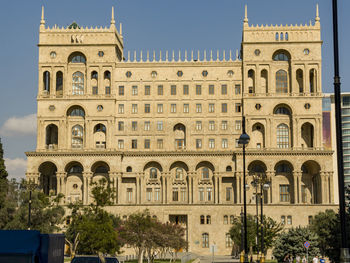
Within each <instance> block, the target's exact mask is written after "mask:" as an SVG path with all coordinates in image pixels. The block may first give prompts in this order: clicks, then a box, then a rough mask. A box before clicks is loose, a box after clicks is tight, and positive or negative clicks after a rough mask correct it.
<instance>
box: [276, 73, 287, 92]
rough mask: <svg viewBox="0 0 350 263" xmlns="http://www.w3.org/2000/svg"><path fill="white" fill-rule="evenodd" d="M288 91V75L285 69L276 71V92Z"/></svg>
mask: <svg viewBox="0 0 350 263" xmlns="http://www.w3.org/2000/svg"><path fill="white" fill-rule="evenodd" d="M287 92H288V76H287V72H286V71H284V70H282V69H281V70H279V71H277V72H276V93H287Z"/></svg>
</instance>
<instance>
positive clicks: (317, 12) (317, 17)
mask: <svg viewBox="0 0 350 263" xmlns="http://www.w3.org/2000/svg"><path fill="white" fill-rule="evenodd" d="M315 21H316V22H320V14H319V11H318V4H316V18H315Z"/></svg>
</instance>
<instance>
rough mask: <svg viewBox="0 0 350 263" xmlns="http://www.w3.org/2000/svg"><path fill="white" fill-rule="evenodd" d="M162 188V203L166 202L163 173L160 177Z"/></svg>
mask: <svg viewBox="0 0 350 263" xmlns="http://www.w3.org/2000/svg"><path fill="white" fill-rule="evenodd" d="M160 182H161V186H162V187H161V189H162V204H165V175H164V174H162V176H161V177H160Z"/></svg>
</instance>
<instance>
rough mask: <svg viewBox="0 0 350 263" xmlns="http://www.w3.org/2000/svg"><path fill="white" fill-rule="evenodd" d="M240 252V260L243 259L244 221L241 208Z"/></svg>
mask: <svg viewBox="0 0 350 263" xmlns="http://www.w3.org/2000/svg"><path fill="white" fill-rule="evenodd" d="M240 216H241V253H240V261H239V262H243V261H244V252H243V251H244V227H243V224H244V223H243V222H244V213H243V208H241V214H240Z"/></svg>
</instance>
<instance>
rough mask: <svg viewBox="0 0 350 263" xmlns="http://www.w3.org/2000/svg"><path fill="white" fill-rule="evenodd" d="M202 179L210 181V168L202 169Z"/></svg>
mask: <svg viewBox="0 0 350 263" xmlns="http://www.w3.org/2000/svg"><path fill="white" fill-rule="evenodd" d="M202 179H209V168H208V167H203V168H202Z"/></svg>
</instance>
